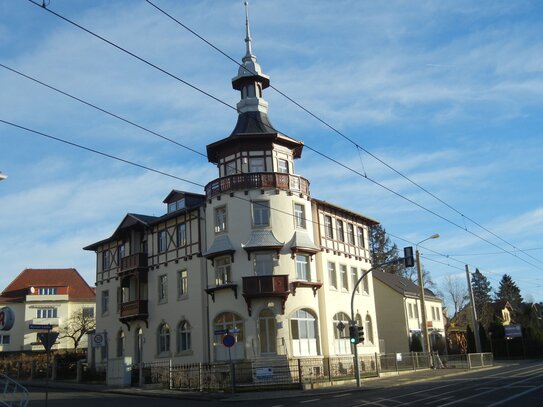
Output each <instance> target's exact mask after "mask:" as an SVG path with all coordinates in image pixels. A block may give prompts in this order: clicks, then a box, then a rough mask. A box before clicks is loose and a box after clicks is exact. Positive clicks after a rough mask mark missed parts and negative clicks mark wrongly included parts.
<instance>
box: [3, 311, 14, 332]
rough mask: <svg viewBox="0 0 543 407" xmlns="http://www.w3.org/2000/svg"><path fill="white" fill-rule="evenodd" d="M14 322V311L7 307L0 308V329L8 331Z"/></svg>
mask: <svg viewBox="0 0 543 407" xmlns="http://www.w3.org/2000/svg"><path fill="white" fill-rule="evenodd" d="M14 323H15V313H14V312H13V310H12V309H11V308H9V307H3V308H1V309H0V331H9V330H10V329H11V328H13V324H14Z"/></svg>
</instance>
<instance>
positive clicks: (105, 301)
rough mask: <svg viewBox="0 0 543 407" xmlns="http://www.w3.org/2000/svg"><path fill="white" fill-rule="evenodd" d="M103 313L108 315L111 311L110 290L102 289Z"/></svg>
mask: <svg viewBox="0 0 543 407" xmlns="http://www.w3.org/2000/svg"><path fill="white" fill-rule="evenodd" d="M101 304H102V315H107V314H108V312H109V290H104V291H102V301H101Z"/></svg>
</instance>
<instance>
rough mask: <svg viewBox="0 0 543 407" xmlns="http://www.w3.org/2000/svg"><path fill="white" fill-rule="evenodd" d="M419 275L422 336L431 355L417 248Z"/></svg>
mask: <svg viewBox="0 0 543 407" xmlns="http://www.w3.org/2000/svg"><path fill="white" fill-rule="evenodd" d="M416 256H417V274H418V277H419V296H420V311H421V316H422V336H424V340H423V343H424V349H423V351H424V352H428V353H430V352H431V351H432V349H431V348H430V336H429V335H428V323H427V319H426V302H425V299H424V281H423V279H422V267H421V265H420V253H419V249H418V248H417V251H416Z"/></svg>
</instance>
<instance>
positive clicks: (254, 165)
mask: <svg viewBox="0 0 543 407" xmlns="http://www.w3.org/2000/svg"><path fill="white" fill-rule="evenodd" d="M264 171H266V168H265V165H264V158H262V157H254V158H249V172H264Z"/></svg>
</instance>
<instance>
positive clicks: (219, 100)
mask: <svg viewBox="0 0 543 407" xmlns="http://www.w3.org/2000/svg"><path fill="white" fill-rule="evenodd" d="M28 1H29V2H30V3H32V4H34V5H36V6H39V7H40V8H41V5H39V4H38V3H36V2H35V1H34V0H28ZM43 9H44V10H46V11H48V12H50V13H51V14H53V15H55V16H57V17H58V18H60V19H62V20H64V21H66V22H67V23H69V24H72V25H73V26H75V27H77V28H79V29H81V30H83V31H85V32H87V33H88V34H90V35H92V36H94V37H95V38H98V39H100V40H102V41H104V42H106V43H107V44H109V45H111V46H113V47H115V48H117V49H118V50H120V51H122V52H125V53H126V54H128V55H130V56H132V57H133V58H136V59H137V60H139V61H141V62H143V63H145V64H146V65H148V66H151V67H153V68H155V69H157V70H158V71H160V72H162V73H164V74H166V75H168V76H169V77H171V78H173V79H176V80H178V81H180V82H181V83H183V84H185V85H186V86H189V87H190V88H192V89H194V90H196V91H198V92H200V93H202V94H204V95H206V96H208V97H210V98H211V99H213V100H215V101H217V102H219V103H221V104H222V105H224V106H226V107H229V108H230V109H233V110H236V111H237V109H236V108H235V107H233V106H231V105H229V104H228V103H226V102H224V101H223V100H221V99H219V98H218V97H215V96H213V95H212V94H210V93H209V92H206V91H204V90H202V89H200V88H198V87H197V86H195V85H193V84H191V83H189V82H187V81H185V80H183V79H182V78H180V77H178V76H176V75H174V74H172V73H170V72H168V71H166V70H165V69H163V68H160V67H159V66H157V65H155V64H153V63H151V62H149V61H147V60H145V59H144V58H142V57H140V56H138V55H136V54H135V53H133V52H131V51H128V50H126V49H125V48H123V47H121V46H119V45H117V44H115V43H113V42H112V41H110V40H108V39H106V38H104V37H102V36H100V35H98V34H96V33H94V32H92V31H91V30H89V29H87V28H85V27H83V26H81V25H80V24H77V23H75V22H73V21H71V20H70V19H68V18H66V17H64V16H62V15H60V14H58V13H56V12H54V11H52V10H50V9H49V8H43ZM202 38H203V37H202ZM206 42H207V40H206ZM213 47H214V46H213ZM214 48H216V47H214ZM219 52H221V53H223V52H222V51H219ZM223 54H224V53H223ZM228 58H229V59H232V58H231V57H228ZM232 60H233V59H232ZM234 62H235V61H234ZM236 64H237V65H240V64H239V63H237V62H236ZM270 87H272V86H270ZM272 88H273V87H272ZM273 89H275V88H273ZM275 90H276V91H278V92H280V91H279V90H277V89H275ZM280 93H281V92H280ZM281 94H282V93H281ZM282 95H283V94H282ZM283 96H284V97H286V98H287V99H289V100H291V99H290V98H289V97H288V96H287V95H283ZM292 103H295V104H297V102H295V101H294V100H292ZM297 105H298V104H297ZM300 108H302V109H304V110H306V111H307V109H305V108H304V107H303V106H301V105H300ZM307 112H308V114H310V115H312V116H314V117H315V118H316V119H317V120H319V121H321V122H322V123H323V124H325V125H326V126H327V127H330V128H331V129H332V130H334V128H333V127H332V126H331V125H329V124H328V123H326V122H325V121H324V120H322V119H320V118H319V117H317V116H315V115H314V114H313V113H311V112H310V111H307ZM268 127H269V126H268ZM274 130H275V129H274ZM275 131H277V130H275ZM343 136H344V135H343ZM344 137H346V136H344ZM347 139H348V138H347ZM305 146H306V147H307V148H308V149H310V150H311V151H313V152H315V153H317V154H319V155H321V156H322V157H324V158H326V159H328V160H330V161H332V162H334V163H336V164H339V165H341V166H342V167H343V168H345V169H348V170H349V171H351V172H353V173H355V174H357V175H359V176H361V177H363V178H365V179H367V180H370V181H371V182H372V183H374V184H376V185H378V186H380V187H382V188H384V189H385V190H387V191H389V192H391V193H393V194H394V195H396V196H398V197H400V198H402V199H404V200H406V201H408V202H410V203H412V204H414V205H415V206H417V207H419V208H420V209H423V210H425V211H427V212H429V213H431V214H433V215H434V216H437V217H438V218H440V219H442V220H444V221H445V222H447V223H449V224H451V225H453V226H455V227H457V228H460V229H462V230H464V231H466V232H467V233H469V234H471V235H473V236H474V237H477V238H478V239H480V240H482V241H485V242H487V243H488V244H490V245H492V246H494V247H496V248H497V249H499V250H501V251H503V252H505V253H509V254H510V255H512V256H514V257H516V258H517V259H519V260H521V261H523V262H524V263H526V264H529V265H530V266H532V267H534V268H537V269H539V270H543V268H541V267H539V266H537V265H535V264H533V263H531V262H529V261H528V260H526V259H524V258H522V257H519V256H517V255H516V254H515V253H514V252H511V251H508V250H506V249H504V248H502V247H500V246H498V245H497V244H495V243H494V242H491V241H490V240H488V239H486V238H484V237H482V236H480V235H478V234H476V233H475V232H473V231H470V230H468V229H467V228H465V227H462V226H461V225H459V224H458V223H456V222H454V221H452V220H450V219H448V218H445V217H444V216H442V215H440V214H438V213H437V212H435V211H433V210H431V209H429V208H426V207H424V206H423V205H421V204H418V203H416V202H415V201H413V200H412V199H409V198H407V197H406V196H404V195H402V194H400V193H398V192H396V191H394V190H392V189H391V188H388V187H386V186H385V185H384V184H381V183H380V182H378V181H375V180H373V179H371V178H370V177H368V176H366V175H364V174H362V173H360V172H359V171H356V170H354V169H352V168H350V167H348V166H347V165H345V164H342V163H340V162H339V161H337V160H335V159H333V158H332V157H329V156H327V155H325V154H323V153H321V152H319V151H318V150H316V149H313V148H312V147H310V146H309V145H307V144H305ZM359 147H360V149H362V150H363V151H365V149H364V148H363V147H361V146H359ZM466 219H467V218H466ZM515 249H517V248H516V247H515ZM517 250H518V249H517ZM530 257H531V256H530ZM536 260H537V261H539V260H538V259H536Z"/></svg>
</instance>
